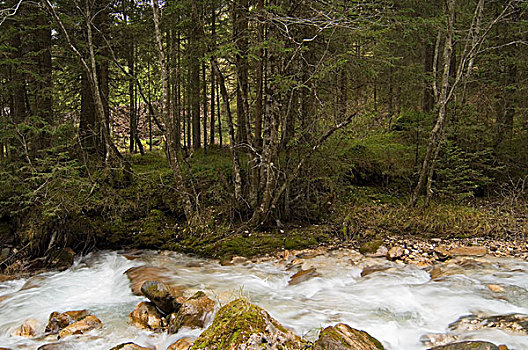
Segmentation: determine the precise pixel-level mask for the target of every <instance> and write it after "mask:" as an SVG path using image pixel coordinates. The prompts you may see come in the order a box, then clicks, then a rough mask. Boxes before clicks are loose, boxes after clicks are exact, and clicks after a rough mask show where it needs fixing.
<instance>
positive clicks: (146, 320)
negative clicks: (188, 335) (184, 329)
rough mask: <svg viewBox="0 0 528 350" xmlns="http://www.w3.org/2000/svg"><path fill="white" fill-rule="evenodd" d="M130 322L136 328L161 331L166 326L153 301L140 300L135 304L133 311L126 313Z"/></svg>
mask: <svg viewBox="0 0 528 350" xmlns="http://www.w3.org/2000/svg"><path fill="white" fill-rule="evenodd" d="M128 319H129V320H130V323H132V324H133V325H134V326H136V327H138V328H144V329H149V330H152V331H156V332H157V331H161V330H162V329H163V328H165V327H166V326H167V322H166V321H165V319H164V318H163V315H162V314H161V313H160V312H159V311H158V309H157V308H156V306H155V305H154V304H153V303H150V302H147V301H142V302H141V303H139V304H137V305H136V308H135V309H134V311H132V312H131V313H130V314H129V315H128Z"/></svg>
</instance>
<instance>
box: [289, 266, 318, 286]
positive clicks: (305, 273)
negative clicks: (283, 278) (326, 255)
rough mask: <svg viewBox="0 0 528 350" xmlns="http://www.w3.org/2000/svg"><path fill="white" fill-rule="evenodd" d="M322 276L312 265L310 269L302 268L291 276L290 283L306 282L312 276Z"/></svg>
mask: <svg viewBox="0 0 528 350" xmlns="http://www.w3.org/2000/svg"><path fill="white" fill-rule="evenodd" d="M319 276H321V275H320V274H319V272H317V270H316V269H315V267H312V268H311V269H308V270H301V271H299V272H297V273H296V274H294V275H293V276H291V277H290V281H289V282H288V283H289V284H290V285H295V284H299V283H301V282H304V281H306V280H309V279H310V278H314V277H319Z"/></svg>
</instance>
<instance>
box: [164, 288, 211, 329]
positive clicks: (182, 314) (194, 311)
mask: <svg viewBox="0 0 528 350" xmlns="http://www.w3.org/2000/svg"><path fill="white" fill-rule="evenodd" d="M214 306H215V302H214V301H213V300H211V299H210V298H209V297H208V296H207V295H205V293H204V292H202V291H200V292H196V293H195V294H194V295H193V296H192V297H190V298H188V299H186V300H185V301H184V302H183V303H182V306H181V307H180V309H179V311H178V312H177V313H173V314H171V316H170V320H169V333H176V332H178V330H179V329H180V328H181V327H188V328H203V327H204V326H205V322H206V319H207V317H208V315H211V314H212V313H213V311H214Z"/></svg>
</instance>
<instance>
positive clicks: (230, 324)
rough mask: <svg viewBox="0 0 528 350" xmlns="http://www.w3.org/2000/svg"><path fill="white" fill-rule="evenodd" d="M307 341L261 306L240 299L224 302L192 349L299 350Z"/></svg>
mask: <svg viewBox="0 0 528 350" xmlns="http://www.w3.org/2000/svg"><path fill="white" fill-rule="evenodd" d="M306 345H307V343H306V342H304V341H303V340H302V339H301V338H300V337H298V336H296V335H295V334H293V332H291V331H290V330H287V329H286V328H284V327H283V326H282V325H281V324H280V323H279V322H278V321H277V320H275V319H274V318H272V317H271V316H270V315H269V314H268V313H267V312H266V311H265V310H263V309H262V308H260V307H258V306H256V305H253V304H250V303H249V302H247V301H245V300H242V299H237V300H234V301H232V302H231V303H229V304H227V305H225V306H224V307H222V308H221V309H220V310H218V313H217V314H216V317H215V319H214V321H213V323H212V324H211V326H209V328H207V329H206V330H205V331H204V332H203V333H202V334H201V335H200V336H199V337H198V339H196V341H195V342H194V345H193V346H192V348H191V349H215V350H228V349H231V350H238V349H240V350H241V349H245V350H262V349H268V350H271V349H289V350H300V349H302V348H304V347H305V346H306Z"/></svg>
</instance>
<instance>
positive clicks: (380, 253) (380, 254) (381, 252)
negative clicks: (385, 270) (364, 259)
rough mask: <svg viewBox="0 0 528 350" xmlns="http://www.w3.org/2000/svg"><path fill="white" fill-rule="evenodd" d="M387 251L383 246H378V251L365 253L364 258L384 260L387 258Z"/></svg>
mask: <svg viewBox="0 0 528 350" xmlns="http://www.w3.org/2000/svg"><path fill="white" fill-rule="evenodd" d="M388 252H389V250H388V249H387V247H385V246H384V245H380V246H379V247H378V249H376V251H375V252H373V253H366V254H365V256H368V257H371V258H384V257H386V256H387V254H388Z"/></svg>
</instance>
